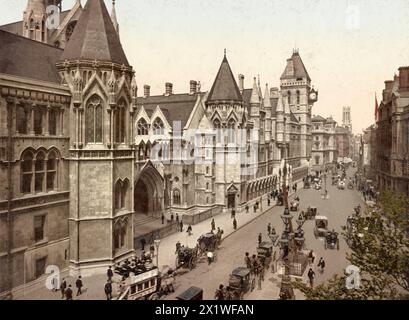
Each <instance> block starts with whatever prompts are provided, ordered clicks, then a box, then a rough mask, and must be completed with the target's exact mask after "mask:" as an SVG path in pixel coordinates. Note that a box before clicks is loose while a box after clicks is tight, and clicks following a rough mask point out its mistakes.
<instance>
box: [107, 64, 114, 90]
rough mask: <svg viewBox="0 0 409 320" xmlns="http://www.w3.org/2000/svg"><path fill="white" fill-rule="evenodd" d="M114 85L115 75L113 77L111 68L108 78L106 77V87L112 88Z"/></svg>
mask: <svg viewBox="0 0 409 320" xmlns="http://www.w3.org/2000/svg"><path fill="white" fill-rule="evenodd" d="M115 86H116V77H115V72H114V69H112V71H111V75H110V76H109V79H108V87H109V88H110V89H112V88H115Z"/></svg>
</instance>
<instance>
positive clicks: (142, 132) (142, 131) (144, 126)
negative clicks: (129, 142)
mask: <svg viewBox="0 0 409 320" xmlns="http://www.w3.org/2000/svg"><path fill="white" fill-rule="evenodd" d="M148 129H149V128H148V123H147V122H146V120H145V119H143V118H142V119H141V120H139V121H138V135H139V136H146V135H148Z"/></svg>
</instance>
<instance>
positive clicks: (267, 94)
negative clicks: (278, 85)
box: [264, 83, 271, 108]
mask: <svg viewBox="0 0 409 320" xmlns="http://www.w3.org/2000/svg"><path fill="white" fill-rule="evenodd" d="M264 108H271V101H270V89H268V83H266V91H265V92H264Z"/></svg>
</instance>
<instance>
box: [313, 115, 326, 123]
mask: <svg viewBox="0 0 409 320" xmlns="http://www.w3.org/2000/svg"><path fill="white" fill-rule="evenodd" d="M311 121H323V122H325V121H326V119H325V118H324V117H321V116H320V115H318V116H314V117H313V118H312V119H311Z"/></svg>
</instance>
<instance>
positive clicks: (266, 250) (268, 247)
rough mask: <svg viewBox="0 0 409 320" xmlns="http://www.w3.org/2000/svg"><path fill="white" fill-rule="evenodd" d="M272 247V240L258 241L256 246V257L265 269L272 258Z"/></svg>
mask: <svg viewBox="0 0 409 320" xmlns="http://www.w3.org/2000/svg"><path fill="white" fill-rule="evenodd" d="M273 247H274V244H273V243H272V242H267V241H264V242H262V243H260V244H259V246H258V248H257V256H258V259H259V261H260V263H261V265H262V266H264V268H266V269H267V270H268V268H269V267H270V263H271V260H272V256H273Z"/></svg>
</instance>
